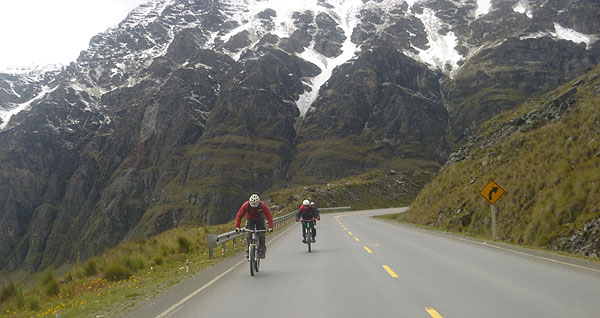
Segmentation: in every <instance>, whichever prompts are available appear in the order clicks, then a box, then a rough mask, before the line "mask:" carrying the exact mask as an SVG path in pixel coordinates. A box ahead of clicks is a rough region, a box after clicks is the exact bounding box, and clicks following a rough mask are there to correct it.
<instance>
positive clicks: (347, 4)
mask: <svg viewBox="0 0 600 318" xmlns="http://www.w3.org/2000/svg"><path fill="white" fill-rule="evenodd" d="M333 2H334V3H335V7H336V11H335V13H336V14H332V16H333V18H334V19H335V20H336V22H337V23H338V25H339V26H340V27H341V28H342V30H344V35H345V36H346V40H345V41H344V43H343V44H342V53H341V54H340V55H338V56H336V57H334V58H327V57H325V56H323V55H322V54H320V53H318V52H317V51H315V50H314V41H313V42H312V43H311V46H310V47H309V48H308V49H306V50H305V51H304V52H302V53H301V54H299V56H300V57H301V58H303V59H305V60H307V61H309V62H312V63H313V64H315V65H317V66H318V67H319V68H320V69H321V73H320V74H319V75H317V76H316V77H314V78H310V79H307V81H308V86H309V87H310V89H309V90H307V91H306V92H304V94H302V95H300V97H299V98H298V100H297V101H296V105H297V106H298V109H299V110H300V114H301V115H302V116H304V115H305V114H306V112H308V110H309V109H310V106H311V105H312V104H313V103H314V101H315V100H316V99H317V97H318V95H319V90H320V89H321V87H322V86H323V85H324V84H325V83H326V82H327V81H328V80H329V78H331V75H332V74H333V71H334V69H335V68H336V67H338V66H339V65H342V64H344V63H346V62H348V61H349V60H350V59H352V58H353V57H354V56H355V55H356V52H357V51H358V47H357V45H356V44H354V43H352V39H351V38H352V32H353V31H354V28H355V27H356V25H357V24H358V18H357V14H358V13H359V12H360V10H361V8H362V7H363V3H362V1H361V0H345V1H344V0H338V1H333Z"/></svg>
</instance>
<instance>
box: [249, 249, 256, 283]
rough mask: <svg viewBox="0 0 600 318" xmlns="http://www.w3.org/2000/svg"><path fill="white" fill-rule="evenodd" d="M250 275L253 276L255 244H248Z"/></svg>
mask: <svg viewBox="0 0 600 318" xmlns="http://www.w3.org/2000/svg"><path fill="white" fill-rule="evenodd" d="M249 254H250V255H249V256H250V276H254V262H255V261H256V245H254V244H250V251H249Z"/></svg>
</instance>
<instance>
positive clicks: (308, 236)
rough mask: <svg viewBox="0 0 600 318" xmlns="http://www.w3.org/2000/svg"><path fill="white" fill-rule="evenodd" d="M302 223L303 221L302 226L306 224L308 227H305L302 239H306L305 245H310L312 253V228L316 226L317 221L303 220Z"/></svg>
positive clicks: (313, 219) (309, 248)
mask: <svg viewBox="0 0 600 318" xmlns="http://www.w3.org/2000/svg"><path fill="white" fill-rule="evenodd" d="M301 221H302V224H306V226H303V228H304V232H303V233H302V237H304V243H305V244H306V245H308V252H309V253H310V251H311V247H310V245H311V243H312V240H311V238H312V228H311V226H314V225H313V224H314V223H313V222H314V221H315V218H312V219H310V220H301Z"/></svg>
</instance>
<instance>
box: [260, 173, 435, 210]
mask: <svg viewBox="0 0 600 318" xmlns="http://www.w3.org/2000/svg"><path fill="white" fill-rule="evenodd" d="M433 176H434V174H433V173H432V172H427V171H415V172H402V173H401V172H396V171H393V170H388V171H385V172H384V171H381V170H373V171H370V172H367V173H364V174H361V175H356V176H352V177H348V178H344V179H339V180H335V181H330V182H329V183H327V184H323V185H314V186H298V187H294V188H289V189H281V190H278V191H274V192H271V193H267V194H266V195H265V198H266V199H268V203H269V205H270V206H272V207H275V209H276V210H277V211H282V213H283V212H291V211H294V210H296V209H298V207H299V206H300V205H301V204H302V200H304V199H308V200H311V201H314V202H315V203H316V205H317V206H318V207H320V208H325V207H337V206H351V207H352V209H353V210H359V209H376V208H389V207H397V206H406V205H409V204H410V203H411V202H412V201H413V200H414V198H415V197H416V196H417V194H418V193H419V191H420V189H422V188H423V186H424V185H425V184H426V183H427V182H429V181H431V179H432V178H433Z"/></svg>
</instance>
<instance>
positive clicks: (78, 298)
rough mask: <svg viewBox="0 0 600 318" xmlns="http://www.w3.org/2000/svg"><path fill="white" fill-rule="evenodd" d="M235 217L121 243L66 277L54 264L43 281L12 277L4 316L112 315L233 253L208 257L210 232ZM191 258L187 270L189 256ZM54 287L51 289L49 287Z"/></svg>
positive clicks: (1, 304) (1, 295) (0, 308)
mask: <svg viewBox="0 0 600 318" xmlns="http://www.w3.org/2000/svg"><path fill="white" fill-rule="evenodd" d="M232 228H233V223H231V222H230V223H228V224H223V225H218V226H210V227H201V228H198V227H183V228H177V229H173V230H169V231H166V232H164V233H162V234H159V235H157V236H154V237H152V238H149V239H138V240H136V241H134V242H126V243H122V244H120V245H119V246H117V247H116V248H114V249H112V250H109V251H107V252H106V253H104V254H103V255H100V256H97V257H94V258H91V259H89V260H87V261H86V262H83V263H82V264H79V265H73V266H71V268H70V269H69V270H68V272H67V273H66V274H64V275H63V276H62V277H56V276H55V274H54V272H53V270H52V269H48V270H47V271H45V272H44V273H42V274H41V275H39V277H40V278H39V280H38V284H35V286H34V287H32V288H30V289H27V290H24V289H23V287H22V286H20V285H15V284H14V283H9V284H6V285H5V286H3V287H2V288H0V317H18V318H21V317H23V318H25V317H55V315H56V312H57V311H60V312H61V317H63V318H71V317H73V318H74V317H97V316H104V317H110V316H113V315H116V314H119V313H122V312H123V311H125V310H127V309H128V308H130V307H132V306H134V305H135V304H136V303H137V302H139V301H143V300H145V299H146V298H147V297H154V296H156V295H157V294H158V293H160V292H161V291H164V290H166V289H167V288H169V287H170V286H172V285H174V284H177V283H178V282H180V281H181V280H184V279H186V278H189V277H191V276H192V275H194V274H195V273H197V272H198V271H200V270H202V269H203V268H205V267H207V266H211V265H214V264H216V263H217V262H219V261H221V260H222V259H224V258H226V257H228V256H229V255H231V251H232V248H233V247H232V245H231V242H229V243H228V246H227V249H228V251H229V253H227V254H225V255H224V256H222V255H221V254H220V253H215V257H214V258H213V259H208V249H207V248H206V235H207V234H208V233H223V232H226V231H229V230H231V229H232ZM186 259H189V260H190V262H191V266H190V272H189V273H186V272H185V261H186ZM49 290H50V292H49Z"/></svg>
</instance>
